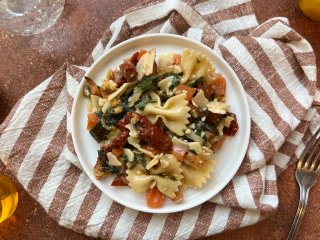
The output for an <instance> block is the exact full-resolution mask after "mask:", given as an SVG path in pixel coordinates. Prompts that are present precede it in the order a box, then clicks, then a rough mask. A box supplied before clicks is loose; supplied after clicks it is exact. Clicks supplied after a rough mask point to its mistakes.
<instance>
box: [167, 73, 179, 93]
mask: <svg viewBox="0 0 320 240" xmlns="http://www.w3.org/2000/svg"><path fill="white" fill-rule="evenodd" d="M180 81H181V77H180V76H177V75H173V78H172V82H171V86H170V87H169V90H171V91H172V90H173V89H174V88H175V87H177V86H179V85H180Z"/></svg>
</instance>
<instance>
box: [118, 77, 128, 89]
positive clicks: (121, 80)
mask: <svg viewBox="0 0 320 240" xmlns="http://www.w3.org/2000/svg"><path fill="white" fill-rule="evenodd" d="M126 82H127V81H126V79H125V78H120V79H119V80H118V81H116V83H117V87H118V88H119V87H121V86H122V85H123V84H125V83H126Z"/></svg>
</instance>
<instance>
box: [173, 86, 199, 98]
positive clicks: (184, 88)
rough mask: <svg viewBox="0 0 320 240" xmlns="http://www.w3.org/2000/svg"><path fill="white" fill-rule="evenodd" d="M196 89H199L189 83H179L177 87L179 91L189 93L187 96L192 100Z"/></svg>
mask: <svg viewBox="0 0 320 240" xmlns="http://www.w3.org/2000/svg"><path fill="white" fill-rule="evenodd" d="M196 90H197V89H196V88H192V87H189V86H187V85H179V86H178V87H177V91H181V92H185V93H186V94H187V97H186V100H187V101H190V100H191V98H192V97H193V95H194V93H195V92H196Z"/></svg>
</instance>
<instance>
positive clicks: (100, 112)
mask: <svg viewBox="0 0 320 240" xmlns="http://www.w3.org/2000/svg"><path fill="white" fill-rule="evenodd" d="M102 114H103V112H102V109H99V110H98V111H97V112H96V115H97V116H98V117H99V118H100V119H101V117H102Z"/></svg>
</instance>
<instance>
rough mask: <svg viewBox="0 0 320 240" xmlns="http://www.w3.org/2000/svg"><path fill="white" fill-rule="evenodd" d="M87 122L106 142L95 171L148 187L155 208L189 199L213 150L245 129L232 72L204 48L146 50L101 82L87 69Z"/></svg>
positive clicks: (118, 182)
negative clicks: (231, 95)
mask: <svg viewBox="0 0 320 240" xmlns="http://www.w3.org/2000/svg"><path fill="white" fill-rule="evenodd" d="M85 79H86V85H85V87H84V96H85V97H86V107H87V111H88V115H87V116H88V122H87V130H88V131H89V132H90V134H91V136H92V137H93V138H94V139H95V140H96V141H97V142H98V143H99V144H100V149H99V150H98V155H97V156H98V157H97V162H96V164H95V166H94V169H93V171H94V175H95V177H96V178H97V179H101V178H103V177H106V176H109V175H114V176H115V177H114V180H113V182H112V184H111V185H112V186H129V187H130V188H131V189H132V190H133V191H134V192H145V193H146V204H147V206H149V207H151V208H159V207H161V206H163V204H164V202H165V199H166V198H168V199H171V200H172V201H174V202H180V201H183V191H184V190H185V189H186V188H195V189H199V188H202V186H203V185H204V184H205V183H206V181H207V180H208V179H209V178H210V176H211V172H212V171H213V168H214V165H215V161H214V160H213V153H214V151H215V150H216V149H219V148H220V147H221V145H222V143H223V141H224V139H225V137H226V136H233V135H235V134H236V133H237V131H238V123H237V118H236V115H235V114H233V113H232V112H230V111H228V108H229V106H228V104H227V103H226V102H225V93H226V80H225V78H224V77H223V76H222V75H221V74H220V73H216V71H215V68H214V66H213V65H212V63H211V62H210V60H209V59H208V58H207V57H206V56H205V55H203V54H202V53H201V52H197V51H195V50H192V49H184V50H183V51H182V53H181V54H178V53H165V54H161V55H159V56H158V57H157V56H156V49H151V50H140V51H138V52H136V53H134V54H133V55H132V56H131V57H129V58H127V59H124V60H123V63H122V64H120V65H119V67H117V68H115V69H109V70H108V71H107V73H106V77H105V79H103V81H102V84H101V85H97V84H96V83H95V82H94V81H93V80H92V79H90V78H88V77H85Z"/></svg>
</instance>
